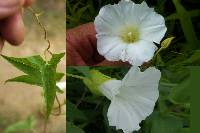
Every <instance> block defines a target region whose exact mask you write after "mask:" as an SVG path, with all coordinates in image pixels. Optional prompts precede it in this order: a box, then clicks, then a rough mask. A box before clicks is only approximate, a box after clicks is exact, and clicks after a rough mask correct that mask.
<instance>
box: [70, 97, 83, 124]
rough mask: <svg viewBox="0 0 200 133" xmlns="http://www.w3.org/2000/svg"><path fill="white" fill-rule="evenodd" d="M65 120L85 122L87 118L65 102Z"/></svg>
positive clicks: (72, 105)
mask: <svg viewBox="0 0 200 133" xmlns="http://www.w3.org/2000/svg"><path fill="white" fill-rule="evenodd" d="M67 120H68V121H71V122H74V121H87V118H86V116H85V115H84V113H83V112H82V111H80V110H79V109H78V108H76V106H75V105H74V104H73V103H71V102H70V101H67Z"/></svg>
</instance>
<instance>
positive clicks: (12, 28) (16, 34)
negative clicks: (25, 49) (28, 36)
mask: <svg viewBox="0 0 200 133" xmlns="http://www.w3.org/2000/svg"><path fill="white" fill-rule="evenodd" d="M24 30H25V29H24V23H23V20H22V15H21V12H17V13H16V14H14V15H13V16H10V17H9V18H6V19H4V20H2V22H1V35H2V37H3V38H4V39H5V40H7V41H8V42H9V43H11V44H13V45H18V44H20V43H22V41H23V40H24Z"/></svg>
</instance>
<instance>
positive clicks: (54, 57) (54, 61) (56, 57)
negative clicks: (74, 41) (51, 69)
mask: <svg viewBox="0 0 200 133" xmlns="http://www.w3.org/2000/svg"><path fill="white" fill-rule="evenodd" d="M64 55H65V53H60V54H53V55H52V58H51V60H50V61H48V63H49V64H51V65H52V66H57V64H58V63H59V62H60V60H61V58H63V57H64Z"/></svg>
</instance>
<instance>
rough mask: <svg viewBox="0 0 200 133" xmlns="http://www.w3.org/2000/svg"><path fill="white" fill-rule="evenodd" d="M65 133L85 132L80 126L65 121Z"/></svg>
mask: <svg viewBox="0 0 200 133" xmlns="http://www.w3.org/2000/svg"><path fill="white" fill-rule="evenodd" d="M67 133H85V132H84V131H83V130H82V129H81V128H79V127H77V126H75V125H74V124H73V123H71V122H68V121H67Z"/></svg>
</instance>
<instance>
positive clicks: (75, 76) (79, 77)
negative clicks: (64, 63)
mask: <svg viewBox="0 0 200 133" xmlns="http://www.w3.org/2000/svg"><path fill="white" fill-rule="evenodd" d="M66 75H67V76H68V77H72V78H76V79H82V80H83V79H85V77H83V76H78V75H74V74H70V73H66Z"/></svg>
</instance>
